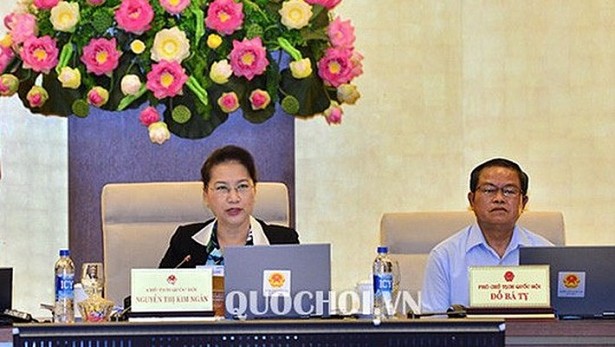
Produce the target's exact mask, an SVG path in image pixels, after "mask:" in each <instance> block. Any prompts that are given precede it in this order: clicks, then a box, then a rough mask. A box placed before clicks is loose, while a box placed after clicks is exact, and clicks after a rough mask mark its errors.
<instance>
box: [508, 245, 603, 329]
mask: <svg viewBox="0 0 615 347" xmlns="http://www.w3.org/2000/svg"><path fill="white" fill-rule="evenodd" d="M533 264H547V265H549V266H550V285H551V305H552V306H553V309H554V310H555V313H556V314H557V316H558V317H560V318H563V319H566V318H569V319H573V318H574V319H578V318H615V301H614V300H613V293H615V276H613V274H614V273H615V246H567V247H527V248H521V249H520V251H519V265H533Z"/></svg>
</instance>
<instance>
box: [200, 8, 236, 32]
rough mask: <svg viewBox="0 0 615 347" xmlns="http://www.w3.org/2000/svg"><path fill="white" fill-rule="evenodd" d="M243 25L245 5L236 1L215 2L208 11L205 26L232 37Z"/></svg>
mask: <svg viewBox="0 0 615 347" xmlns="http://www.w3.org/2000/svg"><path fill="white" fill-rule="evenodd" d="M242 24H243V4H242V3H237V2H235V1H234V0H214V2H212V3H211V4H210V5H209V8H208V9H207V18H205V25H207V27H208V28H210V29H213V30H216V31H218V32H219V33H221V34H225V35H230V34H232V33H233V32H234V31H235V30H237V29H239V27H241V25H242Z"/></svg>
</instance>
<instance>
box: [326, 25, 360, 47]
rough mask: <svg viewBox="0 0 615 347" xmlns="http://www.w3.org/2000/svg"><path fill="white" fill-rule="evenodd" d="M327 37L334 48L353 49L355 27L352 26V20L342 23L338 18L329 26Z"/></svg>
mask: <svg viewBox="0 0 615 347" xmlns="http://www.w3.org/2000/svg"><path fill="white" fill-rule="evenodd" d="M327 35H328V36H329V40H330V41H331V44H332V45H333V47H346V48H352V47H353V45H354V40H355V35H354V27H353V26H352V24H350V20H347V21H342V19H341V18H340V17H336V18H335V20H333V21H332V22H331V24H329V27H328V28H327Z"/></svg>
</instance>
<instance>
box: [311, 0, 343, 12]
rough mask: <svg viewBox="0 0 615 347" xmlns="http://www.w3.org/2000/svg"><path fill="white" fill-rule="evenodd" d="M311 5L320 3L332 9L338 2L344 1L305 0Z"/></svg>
mask: <svg viewBox="0 0 615 347" xmlns="http://www.w3.org/2000/svg"><path fill="white" fill-rule="evenodd" d="M305 2H307V3H308V4H310V5H320V6H323V7H325V8H326V9H327V10H332V9H333V8H334V7H335V6H337V4H339V3H340V2H342V0H305Z"/></svg>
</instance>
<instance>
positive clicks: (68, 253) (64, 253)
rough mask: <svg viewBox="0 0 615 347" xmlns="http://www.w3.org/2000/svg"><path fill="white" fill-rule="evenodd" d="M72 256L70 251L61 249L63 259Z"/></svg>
mask: <svg viewBox="0 0 615 347" xmlns="http://www.w3.org/2000/svg"><path fill="white" fill-rule="evenodd" d="M69 255H70V251H69V250H68V249H61V250H60V256H61V257H67V256H69Z"/></svg>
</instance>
